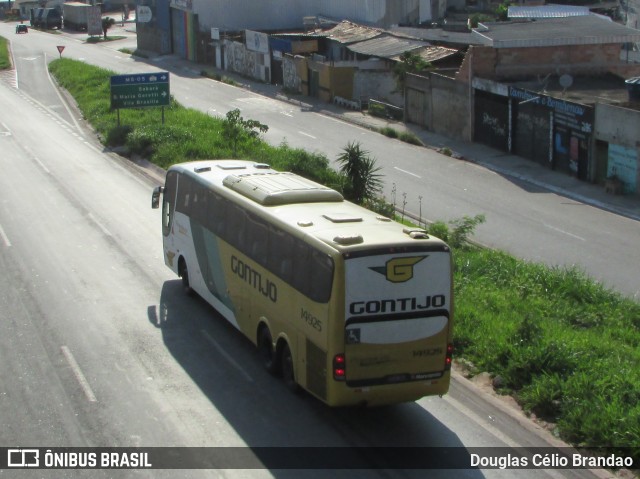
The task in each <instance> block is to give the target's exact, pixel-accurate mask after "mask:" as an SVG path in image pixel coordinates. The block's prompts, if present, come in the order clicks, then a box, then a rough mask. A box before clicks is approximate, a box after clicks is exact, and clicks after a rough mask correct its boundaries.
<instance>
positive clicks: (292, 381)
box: [280, 343, 300, 392]
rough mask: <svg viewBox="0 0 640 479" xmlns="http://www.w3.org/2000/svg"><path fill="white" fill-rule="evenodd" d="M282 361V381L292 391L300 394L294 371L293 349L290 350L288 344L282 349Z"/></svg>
mask: <svg viewBox="0 0 640 479" xmlns="http://www.w3.org/2000/svg"><path fill="white" fill-rule="evenodd" d="M280 360H281V364H282V366H281V368H282V380H283V381H284V384H285V385H286V386H287V389H289V390H290V391H292V392H298V391H299V388H300V387H299V386H298V383H297V382H296V378H295V373H294V370H293V356H291V349H289V345H288V344H286V343H285V345H284V346H283V347H282V353H281V354H280Z"/></svg>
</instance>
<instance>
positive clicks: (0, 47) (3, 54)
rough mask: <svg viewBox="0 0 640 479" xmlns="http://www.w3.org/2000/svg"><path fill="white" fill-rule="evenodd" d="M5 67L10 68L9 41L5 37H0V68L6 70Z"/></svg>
mask: <svg viewBox="0 0 640 479" xmlns="http://www.w3.org/2000/svg"><path fill="white" fill-rule="evenodd" d="M7 68H11V60H10V58H9V42H8V41H7V39H6V38H4V37H0V70H6V69H7Z"/></svg>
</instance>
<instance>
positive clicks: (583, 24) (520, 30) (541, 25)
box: [473, 15, 640, 48]
mask: <svg viewBox="0 0 640 479" xmlns="http://www.w3.org/2000/svg"><path fill="white" fill-rule="evenodd" d="M473 34H474V35H475V36H476V38H478V39H479V40H480V41H482V43H483V44H484V45H487V46H491V47H493V48H521V47H551V46H566V45H602V44H606V43H632V42H640V31H638V30H634V29H633V28H628V27H625V26H623V25H619V24H617V23H614V22H611V21H606V20H604V19H602V18H600V17H599V16H597V15H584V16H578V17H562V18H546V19H540V20H536V21H531V22H526V21H520V22H496V23H486V24H480V25H479V26H478V28H474V29H473Z"/></svg>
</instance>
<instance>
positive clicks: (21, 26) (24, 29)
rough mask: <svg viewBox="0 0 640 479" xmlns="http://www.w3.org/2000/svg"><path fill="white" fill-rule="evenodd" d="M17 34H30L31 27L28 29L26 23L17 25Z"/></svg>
mask: <svg viewBox="0 0 640 479" xmlns="http://www.w3.org/2000/svg"><path fill="white" fill-rule="evenodd" d="M16 33H29V27H27V26H26V25H25V24H24V23H19V24H18V25H16Z"/></svg>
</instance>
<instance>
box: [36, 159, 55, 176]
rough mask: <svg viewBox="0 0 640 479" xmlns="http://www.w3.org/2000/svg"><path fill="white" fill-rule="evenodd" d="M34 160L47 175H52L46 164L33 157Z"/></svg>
mask: <svg viewBox="0 0 640 479" xmlns="http://www.w3.org/2000/svg"><path fill="white" fill-rule="evenodd" d="M33 159H34V160H35V162H36V163H38V165H40V168H42V169H43V170H44V172H45V173H47V174H48V175H50V174H51V171H50V170H49V168H47V167H46V166H44V163H43V162H41V161H40V160H39V159H38V157H37V156H33Z"/></svg>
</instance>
